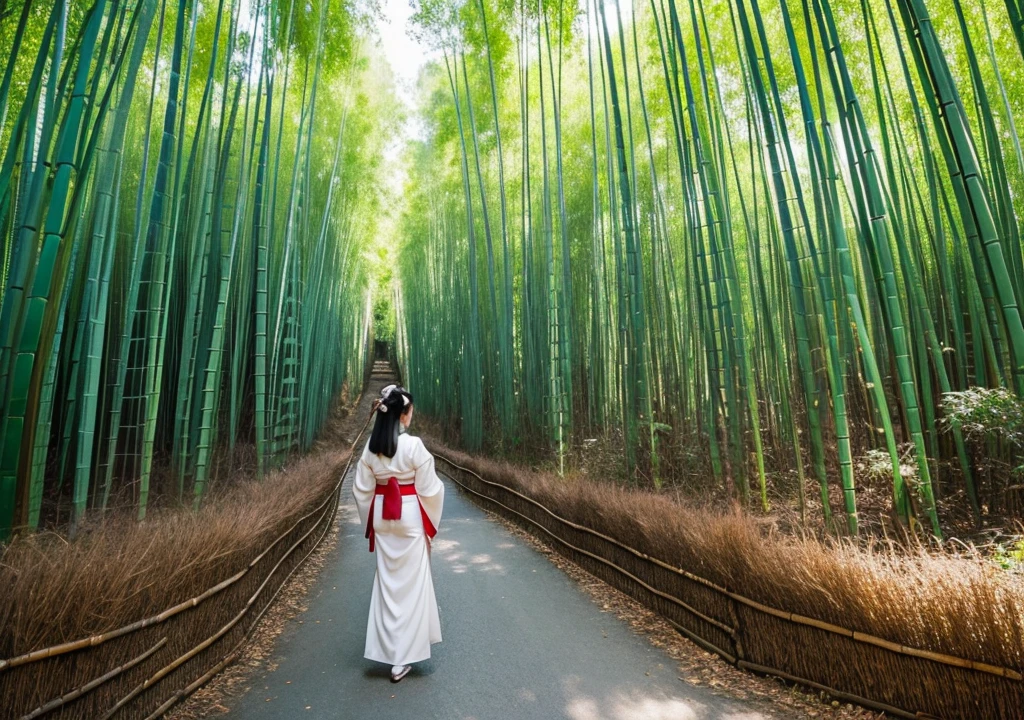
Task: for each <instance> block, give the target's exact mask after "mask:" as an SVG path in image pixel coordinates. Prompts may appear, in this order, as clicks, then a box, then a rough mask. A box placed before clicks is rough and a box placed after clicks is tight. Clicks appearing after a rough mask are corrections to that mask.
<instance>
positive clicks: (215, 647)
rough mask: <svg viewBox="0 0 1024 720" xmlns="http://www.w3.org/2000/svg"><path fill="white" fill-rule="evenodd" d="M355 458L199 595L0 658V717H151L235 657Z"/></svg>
mask: <svg viewBox="0 0 1024 720" xmlns="http://www.w3.org/2000/svg"><path fill="white" fill-rule="evenodd" d="M352 457H353V454H352V453H351V452H350V453H349V456H348V459H347V461H345V462H344V463H339V465H338V467H336V468H335V470H336V471H337V473H338V482H337V483H336V484H335V485H334V486H333V488H332V489H331V490H330V491H329V492H327V493H326V494H325V495H324V497H323V498H322V499H321V500H319V501H318V502H317V503H316V504H315V506H314V507H312V508H311V509H309V510H308V512H305V513H304V514H302V515H301V516H300V517H298V518H296V519H295V521H294V522H293V523H292V524H291V525H290V527H289V528H288V529H287V530H286V531H285V532H283V533H281V534H280V535H279V536H277V538H276V539H275V540H273V541H272V542H271V543H270V545H269V546H268V547H266V548H264V549H263V550H262V551H260V552H259V553H258V554H257V555H255V556H254V557H253V558H252V559H251V560H250V561H249V563H248V564H247V565H246V566H245V567H244V568H242V569H241V570H239V571H238V572H236V573H235V574H234V575H232V576H230V577H226V578H224V579H223V580H222V581H221V582H219V583H217V584H216V585H214V586H213V587H210V588H209V589H207V590H206V591H205V592H203V593H202V594H200V595H198V596H196V597H193V598H191V599H189V600H186V601H185V602H182V603H179V604H177V605H174V606H173V607H169V608H167V609H165V610H164V611H162V612H160V613H159V614H157V615H153V616H151V617H148V618H144V619H141V620H139V621H137V622H134V623H132V624H130V625H127V626H125V627H122V628H118V629H116V630H112V631H110V632H106V633H103V634H101V635H96V636H93V637H86V638H81V639H79V640H76V641H73V642H67V643H63V644H61V645H57V646H53V647H48V648H43V649H39V650H36V651H33V652H30V653H27V654H24V655H20V656H18V657H12V658H7V659H3V660H0V698H2V702H0V718H23V719H25V720H28V719H32V718H39V717H46V718H68V719H70V718H90V719H92V718H97V719H100V718H102V719H103V720H106V719H107V718H116V719H118V720H122V719H127V718H157V717H160V716H161V715H163V714H164V713H165V712H167V710H168V709H170V708H171V707H172V706H173V705H174V704H175V703H176V702H178V701H179V700H181V699H182V698H184V697H187V696H188V695H189V694H191V693H192V692H194V691H195V690H197V689H198V688H199V687H201V686H202V685H203V684H204V683H206V682H207V681H208V680H210V678H212V677H213V676H214V675H215V674H217V673H218V672H220V670H222V669H223V668H224V667H226V666H227V665H229V664H231V663H232V662H234V661H235V660H236V659H237V657H238V656H239V654H240V652H241V651H242V649H243V648H244V645H245V642H246V640H247V639H248V638H249V636H250V635H251V634H252V631H253V630H254V629H255V628H256V626H257V624H258V623H259V621H260V619H261V618H262V617H263V615H264V613H265V612H266V611H267V609H268V608H269V607H270V605H271V604H272V603H273V601H274V598H275V597H276V596H277V594H278V592H279V591H280V590H281V588H282V587H283V586H284V585H285V583H286V582H287V581H288V578H289V577H291V575H292V574H293V573H294V572H295V571H296V570H297V569H298V568H299V567H300V566H301V565H302V564H303V562H304V561H305V560H306V559H307V558H308V557H309V556H310V555H311V554H312V553H313V551H314V550H316V548H317V547H318V546H319V545H320V543H321V542H322V541H323V539H324V538H325V537H326V535H327V533H328V532H329V531H330V529H331V527H332V525H333V522H334V518H335V515H336V513H337V509H338V496H339V490H340V488H341V484H342V481H343V480H344V478H345V476H346V475H347V474H348V470H349V468H350V466H351V463H352ZM98 668H102V671H98V670H97V669H98Z"/></svg>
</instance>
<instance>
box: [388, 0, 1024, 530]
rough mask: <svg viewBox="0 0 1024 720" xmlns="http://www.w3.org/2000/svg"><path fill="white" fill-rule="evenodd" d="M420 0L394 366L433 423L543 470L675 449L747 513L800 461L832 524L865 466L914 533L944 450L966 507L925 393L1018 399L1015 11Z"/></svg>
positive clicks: (817, 0)
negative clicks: (420, 48)
mask: <svg viewBox="0 0 1024 720" xmlns="http://www.w3.org/2000/svg"><path fill="white" fill-rule="evenodd" d="M416 9H417V12H418V15H417V22H418V31H419V32H420V33H421V34H422V35H423V36H424V37H425V38H426V39H428V40H429V41H430V42H431V43H432V44H433V45H434V46H435V47H437V48H439V49H442V50H443V55H442V57H441V59H439V60H438V62H437V63H436V64H435V65H433V66H431V67H428V68H427V70H426V71H425V72H424V74H423V77H422V81H421V88H420V92H421V95H422V98H423V112H424V117H425V127H426V136H425V139H423V140H422V141H417V144H416V145H415V147H414V148H413V149H411V150H410V157H411V158H412V162H411V165H410V182H409V183H408V186H407V189H406V195H405V198H404V207H405V213H404V216H403V217H404V221H403V224H402V226H401V228H400V235H401V237H402V244H401V248H400V251H399V258H400V259H399V268H400V277H401V286H402V288H403V290H402V293H401V294H400V296H399V298H398V302H399V306H398V318H399V329H398V336H399V337H400V338H402V340H401V341H400V342H399V353H400V359H401V362H402V364H403V368H406V370H407V372H408V373H409V377H410V383H412V382H413V380H412V379H411V378H412V377H413V376H414V375H415V377H416V380H415V383H414V384H416V385H418V386H420V387H421V391H420V395H419V396H418V398H422V400H421V401H422V402H423V403H425V404H426V406H428V407H430V408H431V412H432V413H436V414H437V415H438V417H439V418H440V419H441V420H442V421H443V422H444V423H445V424H446V426H447V427H448V428H449V429H450V430H451V431H453V432H456V431H461V432H462V434H463V438H464V439H465V438H466V432H467V429H468V428H473V427H475V426H476V425H477V424H480V425H482V426H483V427H485V428H488V429H492V430H493V432H489V433H488V434H487V435H486V436H485V441H486V442H488V443H490V444H492V445H493V446H494V447H495V448H498V449H500V448H505V447H508V446H509V445H511V444H513V442H515V443H520V442H523V443H527V444H529V445H530V446H531V447H538V446H539V447H547V448H548V449H549V450H550V452H551V461H552V462H553V463H559V464H561V463H562V462H563V460H564V459H565V458H566V457H569V456H571V449H572V448H573V447H576V446H578V445H579V444H580V443H581V442H582V441H583V439H586V438H588V437H594V436H595V435H596V434H598V433H604V434H607V435H608V436H609V437H615V438H621V442H622V444H623V457H624V458H625V460H626V463H625V464H626V469H627V471H628V472H627V474H628V475H629V476H630V477H631V478H632V479H633V480H634V481H635V482H651V483H652V484H654V485H655V486H657V485H658V483H659V482H660V481H661V479H662V478H663V477H672V476H673V473H674V472H675V467H674V465H675V464H678V465H679V466H680V467H682V466H683V463H682V462H681V458H683V457H684V456H685V455H686V454H687V453H689V454H693V453H696V454H698V455H700V456H702V457H703V458H704V459H705V461H706V463H707V465H708V472H707V473H705V475H706V476H707V477H708V478H712V479H713V480H710V481H709V483H710V482H713V483H714V484H715V485H717V486H719V487H721V488H723V489H727V490H728V491H729V492H732V493H735V494H736V495H738V496H739V498H740V499H741V500H742V501H743V502H748V501H749V499H750V498H752V497H754V494H753V493H751V489H752V488H756V489H757V490H759V491H760V493H759V494H760V499H761V504H762V507H767V476H768V466H771V468H770V469H771V470H773V471H780V470H795V471H796V472H797V473H798V475H799V476H800V478H801V480H803V479H804V472H805V468H806V470H807V475H809V476H810V477H811V479H812V480H813V481H814V482H815V483H816V484H817V487H818V488H819V494H820V497H821V502H822V504H823V509H824V514H825V516H826V517H828V515H829V513H830V512H831V511H832V508H831V507H830V499H829V498H830V497H831V496H832V493H831V489H832V486H833V485H836V486H838V487H839V488H840V489H841V491H842V499H843V501H842V508H841V511H842V513H843V515H844V516H845V517H844V519H845V525H846V527H847V529H848V531H849V532H851V533H853V532H856V531H857V527H858V510H857V494H858V493H857V475H858V474H860V473H869V472H880V473H884V474H885V475H886V476H887V477H888V478H889V479H890V482H891V486H892V500H891V502H892V509H893V511H894V513H895V514H896V515H897V516H898V517H900V518H901V519H903V520H904V521H907V522H910V520H911V519H912V518H911V517H910V516H911V514H912V513H915V512H916V513H920V514H921V518H920V520H921V521H922V523H923V524H925V525H927V526H929V527H930V529H931V531H932V532H933V533H935V534H940V533H941V526H940V518H939V515H938V508H937V506H936V503H935V500H934V496H933V492H932V480H931V472H932V470H931V468H932V467H933V466H934V465H935V461H936V460H940V461H953V462H956V463H957V464H958V465H959V468H960V470H961V473H962V483H963V486H964V489H965V490H966V492H965V497H966V502H968V503H969V504H970V505H971V509H972V510H973V511H974V513H975V515H976V516H977V515H979V514H980V512H981V511H982V508H983V507H988V503H987V502H986V501H987V499H989V498H985V497H981V494H980V491H979V489H978V488H977V487H976V486H975V481H974V473H975V472H976V470H977V468H975V467H974V465H973V463H972V457H971V456H970V455H969V454H968V452H967V447H966V445H965V436H969V435H970V433H971V431H972V429H971V428H970V427H968V426H966V425H964V424H962V423H959V422H950V423H949V426H948V429H949V435H950V436H951V442H947V441H945V440H944V439H942V438H940V433H939V429H940V427H941V424H942V423H943V422H947V421H948V417H947V415H948V413H947V410H946V408H945V402H944V401H943V399H942V398H943V397H948V393H957V392H963V391H966V390H967V389H968V388H971V387H979V386H980V387H993V388H995V387H1006V386H1011V385H1012V386H1013V391H1012V392H1010V391H1007V392H1010V395H1011V396H1014V397H1015V393H1019V392H1020V391H1021V385H1020V378H1021V377H1022V375H1021V365H1020V358H1021V357H1022V351H1021V347H1022V346H1021V342H1022V339H1024V335H1021V325H1020V312H1019V303H1020V302H1021V301H1022V300H1024V254H1022V246H1021V233H1020V226H1021V222H1022V221H1021V213H1020V210H1019V207H1018V206H1019V200H1018V198H1019V197H1020V196H1021V194H1022V193H1024V153H1022V152H1021V151H1020V139H1019V137H1018V131H1017V128H1018V125H1019V123H1018V122H1017V117H1016V116H1017V115H1019V113H1020V112H1022V111H1024V106H1022V105H1021V98H1022V97H1024V80H1022V77H1021V74H1020V73H1012V72H1010V69H1011V68H1013V67H1015V66H1016V64H1018V63H1019V62H1020V60H1021V57H1022V56H1021V50H1020V48H1021V47H1024V45H1021V44H1020V37H1021V35H1020V31H1021V27H1022V26H1019V25H1018V24H1014V22H1011V21H1012V19H1013V17H1014V16H1013V15H1012V14H1013V13H1015V12H1019V3H1017V2H1013V3H1003V4H1001V3H997V2H991V1H988V2H984V3H966V2H950V3H938V2H932V1H931V0H894V1H893V2H884V1H883V0H782V1H781V2H780V1H778V0H730V2H707V0H653V1H652V2H636V3H633V4H632V7H630V8H626V7H625V6H624V5H623V6H620V4H619V3H616V2H614V1H612V0H609V1H608V2H596V3H595V2H557V3H556V2H552V1H549V0H544V2H539V3H516V2H507V3H506V2H500V1H499V2H495V1H494V0H482V1H481V0H473V1H468V0H467V1H463V2H452V1H450V0H430V1H429V2H420V3H417V5H416ZM630 11H631V12H630ZM485 27H486V31H485ZM460 81H461V82H460ZM478 167H479V169H478ZM497 208H501V214H500V216H499V213H498V211H497ZM499 220H500V221H501V225H500V227H501V230H502V231H501V233H500V236H501V242H502V244H501V245H499V244H498V242H497V238H498V237H499V232H498V231H497V228H498V227H499ZM505 245H507V248H508V249H507V252H508V258H509V264H508V266H506V265H505V264H504V263H503V262H502V260H503V257H504V256H503V253H504V252H506V250H505ZM506 287H510V290H506V289H505V288H506ZM441 297H443V298H444V302H438V298H441ZM509 309H511V320H510V318H509ZM510 326H511V330H510ZM509 336H511V349H510V351H509V350H508V349H507V348H506V346H505V343H508V338H509ZM509 354H510V355H511V359H512V367H511V373H509V372H508V369H507V368H506V367H504V366H503V365H502V362H503V361H504V360H505V359H506V358H507V356H508V355H509ZM474 356H475V357H474ZM476 357H478V358H479V360H480V373H479V376H477V374H476V372H475V370H472V371H471V366H472V364H473V363H474V362H476ZM478 379H479V381H480V384H479V385H477V382H478ZM509 393H511V394H512V397H513V406H514V407H513V408H512V410H511V414H510V416H509V415H508V410H507V408H506V407H505V406H504V405H503V403H504V402H505V398H506V397H507V396H508V394H509ZM478 408H482V418H481V419H480V420H479V421H477V420H476V419H475V417H476V416H475V413H476V412H481V411H480V410H478ZM467 412H470V413H472V416H471V417H472V419H471V417H470V416H467V414H466V413H467ZM509 417H511V422H509ZM663 426H667V427H670V428H671V430H665V429H664V427H663ZM473 442H474V443H475V442H476V440H473ZM907 443H909V444H910V446H909V447H908V446H907ZM681 448H686V450H685V451H683V450H681ZM911 448H912V449H911ZM1006 452H1008V451H1006ZM855 458H860V460H857V461H855ZM676 460H680V462H678V463H676V462H675V461H676ZM909 465H913V470H912V471H911V469H910V467H909ZM831 468H837V469H838V472H835V473H834V472H833V471H832V470H831ZM985 491H986V492H990V493H991V492H993V490H992V489H991V488H990V487H989V486H987V485H986V487H985Z"/></svg>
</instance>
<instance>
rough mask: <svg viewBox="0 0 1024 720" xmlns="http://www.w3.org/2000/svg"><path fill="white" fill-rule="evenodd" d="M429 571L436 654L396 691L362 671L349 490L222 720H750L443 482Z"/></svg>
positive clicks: (752, 717) (361, 585) (356, 538)
mask: <svg viewBox="0 0 1024 720" xmlns="http://www.w3.org/2000/svg"><path fill="white" fill-rule="evenodd" d="M445 484H446V486H447V492H446V495H445V508H444V516H443V519H442V521H441V528H440V530H439V532H438V535H437V537H436V538H435V541H434V548H433V558H432V567H433V573H434V587H435V590H436V593H437V602H438V608H439V611H440V615H441V634H442V636H443V638H444V641H443V642H442V643H440V644H439V645H434V646H433V657H432V658H431V659H430V660H428V661H425V662H422V663H417V664H415V665H414V666H413V669H412V671H411V672H410V673H409V675H407V676H406V678H405V679H404V680H402V682H400V683H398V684H393V683H391V682H390V677H389V673H390V666H386V665H383V664H380V663H375V662H372V661H370V660H366V659H364V658H363V642H364V640H365V637H366V619H367V614H368V612H369V607H370V588H371V585H372V582H373V573H374V563H373V558H372V557H371V556H370V554H369V552H367V544H366V540H365V539H364V538H363V529H362V528H361V527H360V526H359V519H358V516H357V514H356V509H355V505H354V503H353V502H352V499H351V485H350V481H349V480H348V479H347V480H346V481H345V484H344V485H343V486H342V506H341V509H340V518H339V526H340V533H341V536H340V537H339V541H338V547H337V549H336V550H335V551H334V553H333V555H332V557H331V558H329V560H328V563H327V565H326V567H325V568H324V569H323V571H322V573H321V575H320V577H319V578H318V579H317V582H316V584H315V585H314V587H313V589H312V590H311V591H310V594H309V597H308V607H309V609H308V610H307V611H306V612H304V613H301V614H300V615H298V616H297V617H296V618H295V619H293V620H291V621H289V623H288V626H287V628H286V629H285V631H284V632H283V633H282V635H281V637H280V638H279V639H278V641H277V644H276V647H275V651H274V655H273V657H272V659H271V663H272V665H273V666H274V670H272V671H269V672H268V671H262V672H260V673H259V674H258V675H257V676H256V677H254V679H253V681H252V688H251V689H250V690H249V691H248V692H247V693H246V694H245V695H243V696H242V697H240V698H238V699H236V700H234V701H231V702H229V703H228V704H229V705H230V706H231V713H230V715H231V716H238V717H243V718H246V720H249V719H250V718H251V719H252V720H266V719H269V718H282V719H283V718H288V719H290V718H310V719H311V720H312V719H320V718H323V719H327V718H331V719H332V720H345V719H347V718H353V719H355V718H375V719H377V720H390V719H392V718H394V719H395V720H398V719H403V720H404V719H405V718H408V719H409V720H426V719H436V720H519V719H524V720H555V719H558V718H567V719H568V720H692V719H695V718H720V719H721V720H756V719H759V718H764V717H767V716H765V715H764V714H763V713H761V712H760V711H754V710H751V709H747V708H745V707H744V706H743V705H742V704H740V703H738V702H736V701H733V700H729V699H726V698H722V697H718V696H716V695H714V694H712V693H711V692H710V691H709V690H706V689H704V688H700V687H693V686H690V685H687V684H685V683H683V682H682V681H680V680H679V678H678V676H677V674H676V669H675V663H674V662H673V661H672V659H671V658H669V657H668V656H667V655H665V654H664V653H663V652H661V651H660V650H658V649H657V648H655V647H652V646H651V645H650V644H649V643H648V642H647V641H646V640H645V639H644V638H641V637H638V636H637V635H634V634H633V632H632V631H631V630H630V629H629V628H628V627H627V626H626V625H625V624H624V623H622V622H621V621H620V620H618V619H617V618H616V617H615V616H614V615H612V614H610V613H603V612H601V610H600V609H599V608H598V607H597V606H596V605H595V604H594V603H593V602H592V601H591V600H590V599H589V598H588V597H587V596H586V595H585V594H584V593H583V591H581V590H580V589H579V588H577V587H576V586H575V585H574V583H573V581H572V580H571V579H569V578H568V577H567V576H566V575H564V574H563V573H562V572H561V571H559V570H558V569H557V568H556V567H554V566H553V565H552V564H551V563H550V562H548V561H547V559H545V558H544V557H543V556H542V555H541V554H539V553H537V552H536V551H534V550H533V549H531V548H529V547H527V546H525V545H523V544H522V543H521V542H520V541H518V540H517V539H515V538H514V537H513V536H512V535H511V534H510V533H509V532H507V531H506V530H505V529H504V528H503V527H502V526H501V525H500V524H498V523H496V522H493V521H491V520H489V519H488V518H487V516H486V515H485V514H484V513H483V512H482V511H481V510H480V509H479V508H477V507H476V506H474V505H472V504H471V503H470V502H469V501H468V500H467V499H466V498H465V497H464V496H463V495H462V494H461V493H460V492H459V490H458V488H457V486H456V485H455V484H454V483H452V482H451V481H450V480H447V479H446V483H445Z"/></svg>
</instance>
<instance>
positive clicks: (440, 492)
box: [411, 438, 444, 528]
mask: <svg viewBox="0 0 1024 720" xmlns="http://www.w3.org/2000/svg"><path fill="white" fill-rule="evenodd" d="M411 459H412V464H413V466H414V467H415V468H416V494H417V495H419V497H420V504H421V505H422V506H423V510H424V511H425V512H426V513H427V517H429V518H430V522H432V523H433V524H434V527H435V528H437V527H440V523H441V511H442V509H443V507H444V483H442V482H441V478H439V477H438V476H437V472H435V471H434V456H433V455H431V454H430V453H429V452H428V451H427V448H426V447H425V446H424V445H423V441H422V440H421V439H419V438H416V444H415V446H414V447H413V448H412V458H411Z"/></svg>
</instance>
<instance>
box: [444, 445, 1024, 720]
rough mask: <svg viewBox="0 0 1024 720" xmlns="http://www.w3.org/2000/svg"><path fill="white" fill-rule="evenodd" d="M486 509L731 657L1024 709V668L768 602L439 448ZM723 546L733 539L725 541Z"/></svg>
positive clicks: (934, 707)
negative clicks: (579, 518) (574, 516)
mask: <svg viewBox="0 0 1024 720" xmlns="http://www.w3.org/2000/svg"><path fill="white" fill-rule="evenodd" d="M433 452H434V454H435V457H437V459H438V460H439V461H441V462H442V463H444V466H446V467H447V474H448V475H449V476H450V477H451V478H452V479H453V480H454V481H455V482H456V483H457V484H458V485H459V486H460V487H462V488H463V489H465V490H467V491H468V492H469V493H470V494H471V495H473V496H474V497H475V498H478V499H479V500H480V501H482V503H481V504H483V505H484V506H485V507H486V508H487V509H488V510H492V511H494V512H497V513H498V514H499V515H501V516H503V517H505V518H507V519H509V520H512V521H513V522H515V523H516V524H517V525H519V526H521V527H523V528H524V529H525V530H527V531H528V532H530V533H531V534H534V535H536V536H538V537H540V538H541V539H543V540H545V541H548V542H549V543H550V544H551V545H552V546H553V547H554V549H556V550H557V551H558V552H559V553H561V554H562V555H564V556H565V557H567V558H569V559H570V560H572V561H573V562H575V563H577V564H578V565H580V566H581V567H583V568H585V569H586V570H587V571H588V572H590V573H592V574H593V575H595V576H596V577H598V578H600V579H602V580H603V581H605V582H607V583H608V584H609V585H612V586H613V587H615V588H617V589H619V590H621V591H622V592H625V593H626V594H627V595H629V596H631V597H633V598H635V599H636V600H638V601H639V602H641V603H643V604H644V605H645V606H647V607H648V608H650V609H651V610H653V611H655V612H657V613H658V614H659V615H661V616H662V617H664V618H665V619H666V620H667V621H668V622H669V623H671V624H672V625H673V626H674V627H675V628H676V629H677V630H679V632H680V633H682V634H683V635H685V636H686V637H688V638H689V639H690V640H692V641H693V642H695V643H697V644H698V645H700V646H701V647H703V648H705V649H707V650H709V651H711V652H714V653H716V654H717V655H719V656H720V657H722V658H723V659H725V660H726V661H727V662H729V663H731V664H733V665H736V666H738V667H741V668H744V669H747V670H752V671H754V672H758V673H764V674H769V675H775V676H778V677H781V678H785V679H787V680H791V681H795V682H799V683H801V684H803V685H806V686H809V687H812V688H816V689H819V690H824V691H826V692H828V693H829V694H830V695H832V696H833V697H835V698H839V699H842V700H845V701H850V702H855V703H857V704H859V705H863V706H865V707H868V708H872V709H875V710H879V711H883V712H885V713H887V714H889V715H893V716H896V717H907V718H950V719H952V718H1024V682H1022V676H1021V673H1020V670H1019V669H1012V668H1007V667H999V666H995V665H991V664H986V663H983V662H977V661H973V660H970V659H966V658H960V657H954V656H951V655H946V654H942V653H938V652H931V651H928V650H925V649H920V648H914V647H906V646H904V645H901V644H899V643H896V642H891V641H889V640H886V639H885V638H880V637H875V636H873V635H870V634H865V633H862V632H858V631H854V630H851V629H848V628H843V627H840V626H838V625H835V624H832V623H828V622H823V621H821V620H818V619H815V618H812V617H806V616H803V615H799V614H796V613H793V612H788V611H786V610H785V609H783V608H775V607H769V606H767V605H765V604H762V603H759V602H757V601H755V600H753V599H751V598H749V597H745V596H744V595H742V594H741V593H738V592H736V591H735V590H733V589H731V588H728V587H723V586H721V585H719V584H716V583H714V582H712V581H710V580H707V579H705V578H704V577H702V576H700V575H698V574H696V573H694V572H690V571H688V570H687V569H685V568H679V567H674V566H672V565H671V564H669V563H666V562H664V561H663V560H661V559H659V558H657V557H653V556H651V555H650V554H647V553H644V552H641V551H640V550H637V549H635V548H633V547H631V546H630V544H629V539H628V538H616V537H612V536H610V535H608V534H604V533H602V532H600V531H599V530H598V529H596V528H592V527H587V526H584V525H582V524H579V523H575V522H572V521H571V520H568V519H566V518H564V517H561V516H560V515H559V514H558V510H559V508H557V507H555V508H549V507H545V506H544V505H542V504H541V503H540V502H538V501H537V500H536V499H534V498H531V497H529V496H528V495H527V494H525V493H523V492H519V491H517V490H515V489H513V488H511V487H508V486H506V485H503V484H501V483H499V482H495V481H493V480H490V479H485V478H484V477H482V476H481V475H480V474H479V473H477V472H475V471H473V470H471V469H469V468H466V467H463V466H461V465H459V464H457V463H456V462H455V461H454V460H452V459H450V458H448V457H445V455H444V454H442V453H438V452H437V451H436V450H433ZM721 550H722V551H723V552H727V551H728V548H721Z"/></svg>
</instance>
